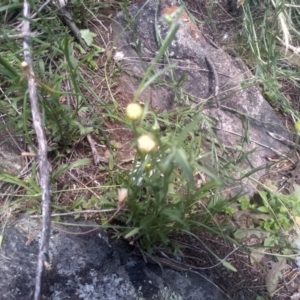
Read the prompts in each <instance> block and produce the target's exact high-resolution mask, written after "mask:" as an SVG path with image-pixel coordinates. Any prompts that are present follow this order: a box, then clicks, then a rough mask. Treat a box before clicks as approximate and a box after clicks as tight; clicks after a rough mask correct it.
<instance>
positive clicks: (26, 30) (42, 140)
mask: <svg viewBox="0 0 300 300" xmlns="http://www.w3.org/2000/svg"><path fill="white" fill-rule="evenodd" d="M23 16H24V20H23V24H22V34H23V36H24V39H23V50H24V61H25V63H23V64H22V66H23V71H24V73H25V74H26V77H27V81H28V92H29V99H30V104H31V112H32V120H33V126H34V129H35V133H36V138H37V142H38V157H37V158H38V164H39V177H40V186H41V191H42V234H41V239H40V248H39V254H38V261H37V267H36V279H35V293H34V300H39V299H40V296H41V284H42V274H43V268H44V266H45V265H47V264H48V251H49V238H50V226H51V222H50V213H51V212H50V187H49V177H50V176H49V166H48V160H47V141H46V136H45V132H44V128H43V123H42V118H41V113H40V109H39V103H38V96H37V86H36V82H35V77H34V72H33V67H32V58H31V49H30V22H29V20H30V5H29V2H28V1H27V0H24V8H23Z"/></svg>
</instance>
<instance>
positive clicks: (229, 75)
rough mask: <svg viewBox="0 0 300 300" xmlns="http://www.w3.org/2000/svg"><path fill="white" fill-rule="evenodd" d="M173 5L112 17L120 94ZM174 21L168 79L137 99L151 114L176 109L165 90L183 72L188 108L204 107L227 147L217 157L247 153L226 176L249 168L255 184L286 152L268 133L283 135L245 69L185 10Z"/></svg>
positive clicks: (153, 46) (150, 52)
mask: <svg viewBox="0 0 300 300" xmlns="http://www.w3.org/2000/svg"><path fill="white" fill-rule="evenodd" d="M174 4H175V5H174ZM177 4H178V1H171V0H162V1H156V0H150V1H147V2H146V4H145V3H143V4H135V5H132V6H130V7H129V8H128V15H127V16H125V15H124V13H123V12H120V13H118V14H117V16H116V17H115V22H114V25H113V35H114V40H115V45H116V51H117V52H118V53H119V54H120V53H122V55H123V56H124V57H123V61H122V64H123V67H122V76H121V80H120V85H121V87H122V88H123V90H124V91H125V92H127V93H131V94H132V95H134V93H135V92H136V90H137V87H138V85H139V83H140V82H141V78H142V76H143V74H144V73H145V70H146V69H147V67H148V66H149V64H150V61H151V60H152V59H153V58H154V56H155V55H156V53H157V51H158V49H159V47H158V43H157V40H158V37H159V36H161V38H162V40H163V39H164V38H165V37H166V34H167V32H168V30H169V24H168V23H167V22H166V21H165V20H164V14H169V15H171V14H174V13H175V12H176V10H177V9H178V6H177ZM178 22H179V25H180V28H179V30H178V32H177V34H176V36H175V38H174V40H173V41H172V43H171V44H170V46H169V47H168V52H167V53H168V55H167V56H168V60H169V63H170V64H174V65H175V67H174V72H173V76H174V80H171V77H172V76H171V72H170V71H169V70H168V71H165V72H163V76H162V77H163V79H164V80H160V83H159V82H157V83H155V84H152V85H151V86H150V87H148V88H147V89H146V90H145V91H144V92H143V94H142V95H141V97H140V100H142V101H147V99H148V100H150V105H151V107H152V108H153V109H155V110H157V111H163V110H171V109H174V108H175V107H177V106H179V105H182V101H181V99H180V97H179V95H178V94H176V92H175V91H174V89H171V88H170V87H169V86H172V84H173V86H174V82H175V83H178V82H180V79H181V78H183V76H184V74H186V75H187V79H186V81H185V82H184V83H183V88H184V90H185V91H186V94H185V95H189V105H191V106H192V107H193V106H195V105H196V104H199V103H203V104H204V105H203V108H202V105H198V106H197V107H198V108H199V111H201V110H202V109H203V110H202V113H203V114H206V115H208V116H210V117H212V118H213V120H214V121H215V125H214V130H215V133H216V134H217V136H218V139H219V141H220V142H221V143H222V144H223V146H224V147H225V149H227V151H223V152H222V153H221V151H220V152H219V154H220V155H223V157H224V158H225V156H226V159H228V160H229V159H232V158H233V157H235V158H237V157H239V156H242V155H247V159H244V160H243V161H242V162H240V163H239V164H238V165H237V164H232V167H233V171H232V174H231V177H232V178H235V179H238V178H240V177H242V176H243V174H245V173H247V172H252V171H253V170H255V171H254V173H253V174H252V175H251V176H252V177H253V178H254V179H256V180H258V179H259V178H260V177H261V176H262V175H263V174H264V172H265V171H264V169H265V167H266V166H267V164H268V161H267V160H266V158H267V157H270V156H273V155H274V153H277V154H278V153H279V155H281V154H282V153H283V154H285V153H287V152H288V148H287V147H285V146H284V145H283V144H282V143H280V142H278V141H277V140H275V139H273V138H272V137H271V136H270V135H269V132H273V133H276V134H278V135H280V136H283V137H285V138H289V137H288V133H287V132H286V130H285V129H284V126H283V124H282V123H281V121H280V120H279V119H278V117H277V116H276V114H275V112H274V111H273V109H272V108H271V106H270V105H269V104H268V103H267V101H266V100H265V99H264V98H263V97H262V95H261V93H260V91H259V89H258V88H257V87H256V86H255V81H254V78H253V75H252V73H251V72H250V70H249V69H248V68H247V66H246V65H245V64H244V63H243V62H242V61H240V60H239V59H237V58H233V57H231V56H230V55H229V54H227V53H225V52H224V51H223V50H222V49H221V48H218V47H216V46H214V45H213V44H212V43H211V42H209V41H207V40H206V39H205V37H204V35H203V34H202V31H201V28H200V29H199V28H198V27H197V26H196V24H195V23H194V22H193V21H192V20H191V18H190V17H189V15H188V14H187V13H186V12H185V11H183V12H182V14H181V16H180V17H179V21H178ZM141 58H142V59H141ZM168 60H167V59H166V56H165V57H163V58H162V59H160V61H159V63H158V64H157V66H156V67H155V73H157V72H159V71H161V70H162V69H163V68H165V67H166V66H167V65H168ZM185 100H186V99H185ZM207 165H208V166H209V165H211V162H207ZM235 184H236V183H235ZM240 189H242V190H243V192H245V193H247V194H248V195H249V196H252V195H253V194H254V192H255V185H253V184H252V182H251V181H250V180H248V179H244V180H243V181H242V186H240V187H239V188H238V189H232V191H231V194H228V196H233V195H235V194H236V193H237V192H239V191H240Z"/></svg>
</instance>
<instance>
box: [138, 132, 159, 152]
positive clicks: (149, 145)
mask: <svg viewBox="0 0 300 300" xmlns="http://www.w3.org/2000/svg"><path fill="white" fill-rule="evenodd" d="M137 147H138V149H139V150H140V151H141V152H142V153H149V152H151V151H153V150H154V149H155V148H156V142H155V141H154V139H153V138H152V137H151V136H150V135H148V134H144V135H142V136H140V137H139V138H138V140H137Z"/></svg>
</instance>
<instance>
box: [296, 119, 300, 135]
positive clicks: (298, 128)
mask: <svg viewBox="0 0 300 300" xmlns="http://www.w3.org/2000/svg"><path fill="white" fill-rule="evenodd" d="M295 130H296V132H297V133H300V121H297V122H296V123H295Z"/></svg>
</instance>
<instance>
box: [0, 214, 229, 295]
mask: <svg viewBox="0 0 300 300" xmlns="http://www.w3.org/2000/svg"><path fill="white" fill-rule="evenodd" d="M74 225H75V226H63V225H59V224H56V223H54V224H53V227H52V230H51V242H50V253H49V255H50V262H51V265H50V267H49V268H48V269H47V271H46V272H45V274H44V278H43V288H42V290H43V299H51V300H65V299H72V300H75V299H85V300H102V299H103V300H104V299H105V300H133V299H139V300H142V299H149V300H150V299H157V300H163V299H166V300H167V299H168V300H171V299H174V300H175V299H189V300H193V299H194V300H201V299H203V300H204V299H205V300H219V299H225V298H224V296H223V295H222V292H221V290H220V289H219V288H218V287H217V286H216V285H215V284H214V283H213V282H212V281H211V280H208V279H207V278H206V277H205V276H203V275H201V274H198V273H192V272H179V271H175V270H173V269H170V268H164V271H163V272H162V270H161V268H160V267H159V266H157V265H153V264H146V263H145V262H144V261H143V259H142V258H141V257H140V256H137V255H133V254H132V250H133V249H132V248H130V246H129V245H128V243H126V242H124V241H120V240H116V241H111V242H109V239H108V236H107V234H106V232H105V231H104V230H102V229H96V230H94V231H92V232H89V233H85V232H87V231H91V228H92V227H90V226H93V225H94V226H95V224H93V223H89V222H79V223H77V224H74ZM39 232H40V222H39V221H37V220H36V219H32V218H28V217H24V218H21V219H19V220H17V221H16V222H14V223H11V224H10V225H9V226H7V227H6V228H5V230H4V241H3V244H2V248H1V250H0V291H1V296H0V299H1V300H12V299H17V300H20V299H22V300H31V299H32V298H33V291H34V280H35V267H36V259H37V252H38V241H39Z"/></svg>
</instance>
